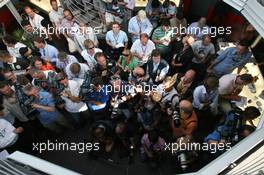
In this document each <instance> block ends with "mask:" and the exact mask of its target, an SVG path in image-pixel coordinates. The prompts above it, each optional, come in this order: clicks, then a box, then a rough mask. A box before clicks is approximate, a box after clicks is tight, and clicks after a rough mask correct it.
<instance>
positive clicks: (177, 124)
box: [165, 102, 181, 128]
mask: <svg viewBox="0 0 264 175" xmlns="http://www.w3.org/2000/svg"><path fill="white" fill-rule="evenodd" d="M165 106H166V108H167V109H169V110H171V111H172V112H171V118H172V120H173V122H174V126H175V127H177V128H178V127H180V126H181V116H180V113H179V112H180V108H179V107H178V106H176V107H172V103H171V102H168V103H167V104H166V105H165Z"/></svg>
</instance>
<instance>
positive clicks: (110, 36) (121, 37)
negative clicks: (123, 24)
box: [105, 30, 128, 47]
mask: <svg viewBox="0 0 264 175" xmlns="http://www.w3.org/2000/svg"><path fill="white" fill-rule="evenodd" d="M105 39H106V41H108V42H110V43H111V44H112V45H114V46H117V45H119V46H122V47H124V46H125V43H126V42H128V38H127V34H126V33H125V32H124V31H122V30H120V31H119V32H118V34H114V32H113V31H112V30H110V31H108V32H107V33H106V37H105Z"/></svg>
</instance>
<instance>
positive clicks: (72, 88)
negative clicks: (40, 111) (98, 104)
mask: <svg viewBox="0 0 264 175" xmlns="http://www.w3.org/2000/svg"><path fill="white" fill-rule="evenodd" d="M59 76H60V78H59V79H61V80H60V84H62V85H63V86H64V90H63V91H62V92H61V93H60V95H61V98H62V99H63V100H64V101H65V103H64V104H62V105H61V106H60V107H64V108H65V109H66V111H68V112H69V113H70V115H71V117H72V118H73V120H74V121H75V123H76V124H77V125H81V124H82V123H83V122H82V121H83V120H84V119H85V117H87V116H89V111H88V107H87V105H86V104H85V103H84V102H82V101H81V99H80V97H79V93H80V88H81V83H82V81H77V80H69V79H68V77H67V76H66V75H65V74H64V73H59V74H58V75H57V77H59Z"/></svg>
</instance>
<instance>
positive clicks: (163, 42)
mask: <svg viewBox="0 0 264 175" xmlns="http://www.w3.org/2000/svg"><path fill="white" fill-rule="evenodd" d="M172 34H173V30H172V28H171V27H170V22H169V21H168V20H163V21H162V24H161V26H160V27H158V28H156V29H155V30H154V32H153V34H152V41H153V42H154V43H155V45H156V48H157V49H159V50H160V53H161V56H162V57H163V58H164V59H165V60H166V61H169V60H168V59H169V58H167V56H168V53H169V52H170V47H169V43H170V42H171V37H172Z"/></svg>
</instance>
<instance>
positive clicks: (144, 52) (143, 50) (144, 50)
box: [141, 44, 148, 56]
mask: <svg viewBox="0 0 264 175" xmlns="http://www.w3.org/2000/svg"><path fill="white" fill-rule="evenodd" d="M147 47H148V45H146V46H145V49H144V47H143V45H142V44H141V50H142V52H143V56H146V55H145V54H146V51H147Z"/></svg>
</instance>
